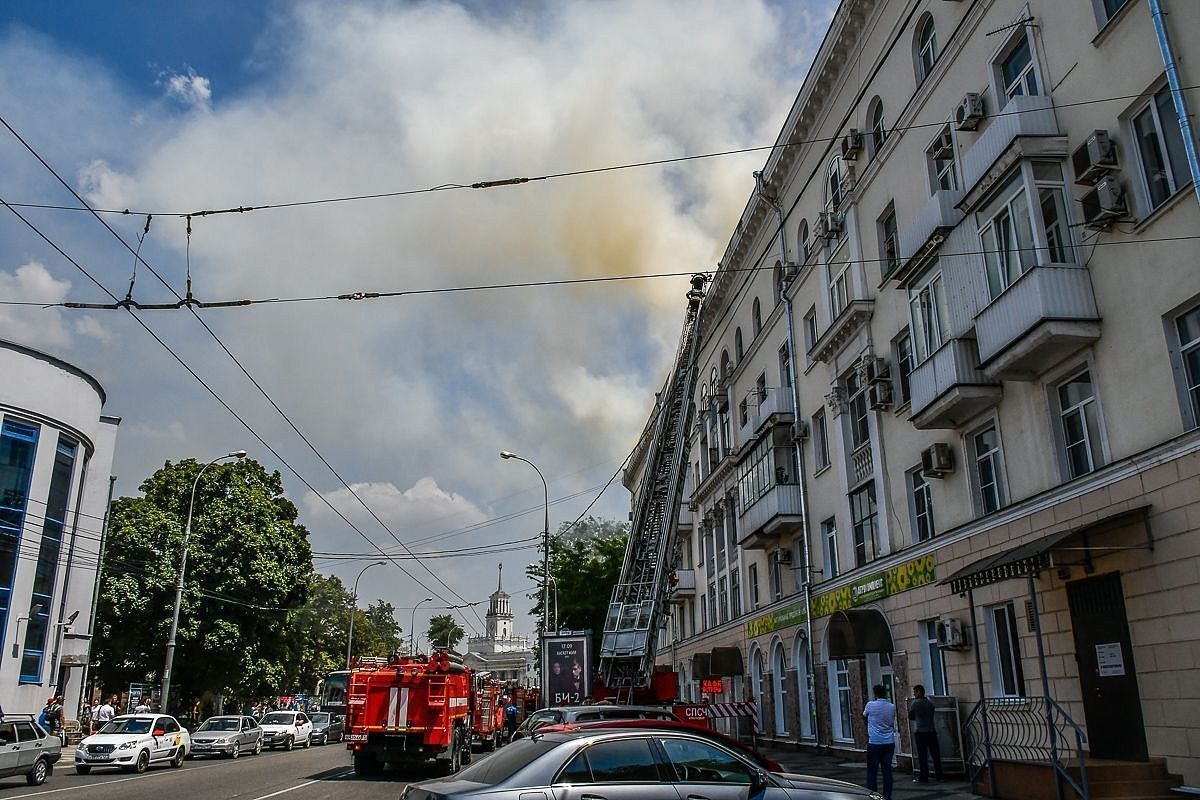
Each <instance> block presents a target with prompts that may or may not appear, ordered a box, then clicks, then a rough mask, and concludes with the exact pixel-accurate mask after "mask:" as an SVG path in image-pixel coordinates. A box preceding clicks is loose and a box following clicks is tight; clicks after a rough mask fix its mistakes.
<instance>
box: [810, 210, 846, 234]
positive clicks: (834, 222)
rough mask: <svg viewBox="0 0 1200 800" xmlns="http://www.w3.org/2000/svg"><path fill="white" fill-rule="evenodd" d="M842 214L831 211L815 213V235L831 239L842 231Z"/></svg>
mask: <svg viewBox="0 0 1200 800" xmlns="http://www.w3.org/2000/svg"><path fill="white" fill-rule="evenodd" d="M842 222H843V220H842V215H841V214H838V213H836V212H833V211H822V212H821V213H820V214H817V224H816V226H815V227H816V231H815V235H816V236H817V238H820V239H832V238H833V237H834V236H837V235H838V234H839V233H841V232H842Z"/></svg>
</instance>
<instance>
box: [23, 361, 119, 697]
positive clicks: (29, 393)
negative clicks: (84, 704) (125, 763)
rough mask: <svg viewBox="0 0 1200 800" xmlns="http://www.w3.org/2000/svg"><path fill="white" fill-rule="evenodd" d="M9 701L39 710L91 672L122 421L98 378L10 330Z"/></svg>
mask: <svg viewBox="0 0 1200 800" xmlns="http://www.w3.org/2000/svg"><path fill="white" fill-rule="evenodd" d="M0 371H2V372H3V374H4V375H5V377H6V379H5V380H4V382H3V383H0V414H2V415H3V423H2V430H0V492H2V494H0V632H2V641H0V644H2V645H3V647H2V648H0V652H2V653H3V656H4V657H3V658H2V659H0V706H2V707H3V708H4V710H5V711H6V712H8V713H14V712H22V713H37V712H38V711H39V710H40V709H41V708H42V706H43V705H45V702H46V698H47V697H48V696H50V695H52V694H55V695H57V694H61V695H63V696H64V698H65V709H66V715H67V717H68V718H71V719H73V718H75V714H76V713H77V712H78V710H79V702H80V698H81V697H82V694H83V686H84V681H85V680H86V672H87V664H88V657H89V654H90V638H91V637H90V634H91V631H92V624H93V615H94V612H95V596H96V582H97V564H98V563H99V561H100V551H101V548H102V539H103V527H104V521H105V514H106V510H107V508H108V501H109V492H110V485H111V481H110V478H109V474H110V472H111V469H112V460H113V448H114V445H115V443H116V432H117V425H118V424H119V423H120V420H119V419H117V418H115V417H109V416H105V415H103V413H102V411H103V407H104V401H105V395H104V390H103V389H102V388H101V386H100V384H99V383H98V382H97V381H96V379H95V378H93V377H91V376H90V375H88V374H87V373H85V372H83V371H82V370H80V369H78V368H76V367H74V366H72V365H70V364H67V363H65V362H63V361H60V360H59V359H57V358H55V357H53V356H51V355H47V354H45V353H41V352H38V351H36V350H33V349H30V348H27V347H24V346H22V345H19V344H15V343H13V342H7V341H0Z"/></svg>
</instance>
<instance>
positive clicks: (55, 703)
mask: <svg viewBox="0 0 1200 800" xmlns="http://www.w3.org/2000/svg"><path fill="white" fill-rule="evenodd" d="M37 721H38V725H41V726H42V727H43V728H45V729H46V730H48V731H50V733H52V734H54V735H55V736H57V737H58V738H59V739H62V741H63V744H66V738H65V734H64V729H65V722H64V716H63V697H62V695H59V696H58V697H49V698H47V699H46V705H45V706H44V707H43V708H42V713H40V714H38V718H37Z"/></svg>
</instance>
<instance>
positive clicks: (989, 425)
mask: <svg viewBox="0 0 1200 800" xmlns="http://www.w3.org/2000/svg"><path fill="white" fill-rule="evenodd" d="M989 430H991V431H994V432H995V435H996V447H995V448H994V449H993V450H989V451H988V452H987V453H983V454H981V453H980V452H979V444H978V443H979V437H980V436H983V435H984V434H985V433H987V431H989ZM966 445H967V450H966V452H968V453H969V454H970V456H971V467H970V473H971V494H972V498H973V502H974V504H975V512H976V514H977V515H978V516H981V517H982V516H987V515H988V514H992V513H995V512H996V511H999V510H1000V509H1002V508H1004V507H1005V506H1007V505H1008V504H1009V502H1010V501H1009V496H1008V477H1007V472H1006V471H1005V465H1004V439H1003V438H1002V436H1001V433H1000V424H999V421H998V420H996V418H995V417H992V418H990V419H988V420H987V421H986V422H984V423H982V424H980V425H978V426H976V427H975V428H973V429H972V430H971V431H970V432H969V433H967V436H966ZM985 457H988V458H989V462H990V464H991V466H992V472H993V476H994V484H995V487H996V503H997V505H996V507H995V508H991V509H989V508H988V503H987V502H986V501H985V499H984V494H983V489H984V486H983V477H982V475H981V473H980V471H979V467H980V463H981V462H982V460H983V459H984V458H985Z"/></svg>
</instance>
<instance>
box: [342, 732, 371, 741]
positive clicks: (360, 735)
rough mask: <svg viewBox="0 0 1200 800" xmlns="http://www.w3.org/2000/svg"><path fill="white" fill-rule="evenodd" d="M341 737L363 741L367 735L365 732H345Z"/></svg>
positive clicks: (347, 739)
mask: <svg viewBox="0 0 1200 800" xmlns="http://www.w3.org/2000/svg"><path fill="white" fill-rule="evenodd" d="M342 738H343V739H345V740H346V741H347V742H365V741H366V740H367V735H366V734H365V733H347V734H346V735H345V736H343V737H342Z"/></svg>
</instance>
